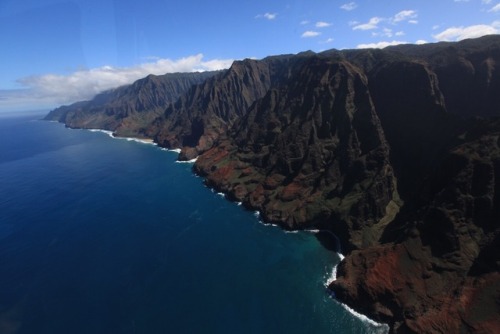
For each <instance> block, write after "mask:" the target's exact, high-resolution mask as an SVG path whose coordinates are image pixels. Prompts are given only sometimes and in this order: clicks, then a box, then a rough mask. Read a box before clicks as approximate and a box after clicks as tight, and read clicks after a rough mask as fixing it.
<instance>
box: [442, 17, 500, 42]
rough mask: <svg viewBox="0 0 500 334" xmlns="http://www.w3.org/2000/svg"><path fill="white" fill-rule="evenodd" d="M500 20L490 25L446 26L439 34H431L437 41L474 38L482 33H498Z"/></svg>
mask: <svg viewBox="0 0 500 334" xmlns="http://www.w3.org/2000/svg"><path fill="white" fill-rule="evenodd" d="M499 28H500V21H495V22H493V23H492V24H491V25H487V24H478V25H472V26H467V27H464V26H460V27H451V28H448V29H446V30H444V31H442V32H440V33H439V34H436V35H432V37H434V39H436V40H438V41H460V40H462V39H466V38H476V37H481V36H484V35H491V34H498V33H500V30H499Z"/></svg>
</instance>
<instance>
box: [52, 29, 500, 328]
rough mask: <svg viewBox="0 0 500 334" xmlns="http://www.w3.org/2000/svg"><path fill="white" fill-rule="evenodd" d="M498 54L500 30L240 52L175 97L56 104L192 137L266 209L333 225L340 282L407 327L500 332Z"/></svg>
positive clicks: (293, 220)
mask: <svg viewBox="0 0 500 334" xmlns="http://www.w3.org/2000/svg"><path fill="white" fill-rule="evenodd" d="M499 62H500V37H499V36H487V37H483V38H480V39H476V40H466V41H463V42H459V43H437V44H429V45H423V46H409V45H405V46H397V47H391V48H387V49H384V50H347V51H337V50H330V51H327V52H324V53H321V54H314V53H311V52H305V53H302V54H299V55H295V56H290V55H287V56H276V57H268V58H265V59H263V60H260V61H257V60H244V61H240V62H235V63H234V64H233V66H232V67H231V68H230V69H229V70H227V71H226V72H223V73H219V74H217V75H215V76H212V77H210V78H208V79H207V80H205V81H203V82H199V83H198V84H196V85H194V86H192V87H191V88H189V89H188V90H187V91H185V93H184V94H181V95H179V98H178V99H177V100H176V101H175V102H174V103H171V104H168V106H167V107H166V108H165V107H164V108H163V109H162V107H160V105H163V102H165V101H163V100H162V99H163V98H164V96H163V95H162V94H163V93H162V92H161V91H160V90H159V91H158V92H156V93H154V92H153V93H152V92H150V91H151V90H154V87H158V84H154V85H153V84H151V86H148V84H147V82H144V83H142V84H143V85H144V86H143V87H144V91H145V92H148V93H145V95H144V96H142V95H140V94H136V95H134V99H133V101H134V102H133V106H134V108H133V109H134V110H135V111H134V112H132V113H129V114H127V110H128V109H127V107H126V105H127V104H125V107H119V106H116V109H114V107H113V104H112V103H110V102H109V101H114V100H116V99H117V98H116V97H115V95H113V94H114V93H113V92H111V93H109V92H108V93H106V94H103V95H101V96H100V97H99V98H98V99H97V100H94V101H93V102H91V103H90V104H89V103H86V102H83V103H79V104H75V105H74V106H71V107H62V108H60V109H57V110H55V111H54V112H52V113H51V117H52V118H55V119H58V120H61V121H64V122H66V124H68V125H70V126H75V125H74V124H80V126H82V125H81V124H84V127H91V126H93V125H95V124H101V125H100V126H98V127H101V128H102V127H105V128H108V129H112V130H116V131H118V132H119V133H120V132H121V133H129V132H130V133H140V134H141V135H144V136H148V137H150V138H154V139H155V141H156V142H158V143H159V144H160V145H161V146H165V147H169V148H182V152H181V155H180V159H191V158H194V157H196V156H198V160H197V161H196V163H195V165H194V170H195V172H197V173H199V174H201V175H203V176H204V177H205V178H206V182H207V184H209V185H210V186H212V187H214V188H217V189H218V190H220V191H224V192H226V193H227V194H228V196H229V197H230V198H231V199H233V200H236V201H241V202H243V203H244V205H245V206H246V207H248V208H250V209H253V210H259V211H260V212H261V214H262V218H263V219H264V220H265V221H266V222H272V223H277V224H280V225H281V226H283V227H284V228H287V229H304V228H322V229H327V230H329V231H332V232H334V233H335V234H336V235H337V236H339V239H340V240H341V243H342V249H343V251H344V252H346V258H345V260H344V261H343V262H342V263H341V264H340V266H339V268H338V280H337V281H335V282H334V283H333V284H332V285H331V287H330V288H331V289H332V290H333V291H334V292H335V294H336V296H337V297H338V298H339V299H340V300H341V301H343V302H346V303H347V304H349V305H351V306H352V307H354V308H355V309H357V310H360V311H361V312H363V313H365V314H367V315H368V316H370V317H372V318H374V319H377V320H380V321H384V322H387V323H389V324H391V326H392V327H391V328H392V330H393V331H394V332H400V333H406V332H415V333H425V332H499V331H500V318H499V317H498V315H499V314H500V303H499V300H500V273H499V272H500V268H499V263H500V183H499V180H500V174H499V173H500V148H499V145H500V139H499V138H500V121H498V117H499V116H500V94H499V92H500V72H499V70H498V69H497V65H496V64H498V63H499ZM150 79H151V78H150ZM165 89H166V90H168V89H169V88H168V87H165ZM139 91H141V90H139ZM125 95H127V94H125ZM125 95H124V96H123V97H122V98H123V99H125V100H126V101H130V99H129V98H130V96H128V97H126V96H125ZM171 98H174V97H171ZM171 98H170V97H169V98H168V99H171ZM165 99H167V98H165ZM98 101H99V102H98ZM92 104H94V105H95V104H99V106H100V107H99V108H100V109H99V108H96V109H92V108H93V107H91V105H92ZM157 105H158V108H156V107H149V106H157ZM120 106H123V105H120ZM142 109H144V110H155V111H153V112H149V111H148V112H146V113H141V112H137V110H142ZM92 110H94V111H95V112H94V113H92V112H91V111H92ZM122 113H123V114H122ZM73 122H76V123H73ZM72 124H73V125H72ZM102 124H104V125H102ZM76 126H78V125H76Z"/></svg>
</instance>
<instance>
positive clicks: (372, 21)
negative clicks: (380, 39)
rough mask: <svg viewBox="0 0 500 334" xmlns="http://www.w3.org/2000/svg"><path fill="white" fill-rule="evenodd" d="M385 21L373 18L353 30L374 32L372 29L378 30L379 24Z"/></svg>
mask: <svg viewBox="0 0 500 334" xmlns="http://www.w3.org/2000/svg"><path fill="white" fill-rule="evenodd" d="M382 20H383V19H382V18H381V17H377V16H375V17H372V18H371V19H370V20H369V21H368V22H367V23H363V24H358V25H355V26H354V27H353V28H352V29H353V30H372V29H377V28H378V24H379V23H380V22H381V21H382Z"/></svg>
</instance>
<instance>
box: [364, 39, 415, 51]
mask: <svg viewBox="0 0 500 334" xmlns="http://www.w3.org/2000/svg"><path fill="white" fill-rule="evenodd" d="M406 43H408V42H404V41H392V42H378V43H368V44H358V46H357V48H358V49H382V48H385V47H387V46H391V45H398V44H406Z"/></svg>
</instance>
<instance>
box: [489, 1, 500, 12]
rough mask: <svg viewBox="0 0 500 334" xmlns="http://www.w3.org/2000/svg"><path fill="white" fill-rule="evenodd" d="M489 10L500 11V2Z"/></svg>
mask: <svg viewBox="0 0 500 334" xmlns="http://www.w3.org/2000/svg"><path fill="white" fill-rule="evenodd" d="M488 12H493V13H496V12H500V3H498V4H496V5H495V6H493V8H491V9H490V10H489V11H488Z"/></svg>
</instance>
